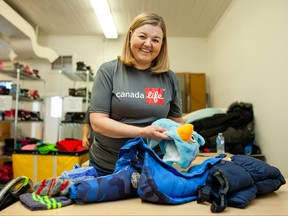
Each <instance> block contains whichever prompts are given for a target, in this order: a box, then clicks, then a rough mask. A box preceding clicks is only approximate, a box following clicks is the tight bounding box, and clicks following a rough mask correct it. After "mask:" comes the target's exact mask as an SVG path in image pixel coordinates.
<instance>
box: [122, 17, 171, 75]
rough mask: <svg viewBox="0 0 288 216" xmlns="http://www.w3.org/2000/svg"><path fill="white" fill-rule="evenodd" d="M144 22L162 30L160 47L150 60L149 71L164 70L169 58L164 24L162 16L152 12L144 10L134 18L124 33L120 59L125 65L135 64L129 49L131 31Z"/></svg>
mask: <svg viewBox="0 0 288 216" xmlns="http://www.w3.org/2000/svg"><path fill="white" fill-rule="evenodd" d="M146 24H149V25H154V26H159V27H160V28H161V29H162V31H163V39H162V47H161V50H160V52H159V55H158V56H157V57H156V58H155V59H154V60H153V62H152V66H151V71H152V73H162V72H166V71H167V70H169V68H170V65H169V58H168V45H167V37H166V26H165V22H164V20H163V19H162V17H160V16H158V15H157V14H154V13H148V12H144V13H141V14H139V15H138V16H137V17H135V18H134V20H133V21H132V23H131V25H130V28H129V29H128V32H127V34H126V37H125V41H124V44H123V49H122V55H121V56H120V60H121V61H122V62H123V64H125V65H127V66H135V59H134V57H133V55H132V52H131V49H130V37H131V32H133V31H134V30H135V29H137V28H139V27H141V26H143V25H146Z"/></svg>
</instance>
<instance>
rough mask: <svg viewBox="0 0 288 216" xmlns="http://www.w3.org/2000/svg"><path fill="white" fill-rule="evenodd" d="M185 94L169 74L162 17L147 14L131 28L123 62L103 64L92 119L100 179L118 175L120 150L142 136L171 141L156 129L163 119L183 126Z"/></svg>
mask: <svg viewBox="0 0 288 216" xmlns="http://www.w3.org/2000/svg"><path fill="white" fill-rule="evenodd" d="M181 110H182V104H181V91H180V87H179V83H178V80H177V78H176V76H175V74H174V73H173V72H172V71H171V70H170V69H169V59H168V47H167V37H166V27H165V23H164V21H163V19H162V17H160V16H158V15H156V14H153V13H142V14H140V15H138V16H137V17H136V18H135V19H134V20H133V21H132V23H131V26H130V28H129V30H128V32H127V34H126V38H125V42H124V46H123V51H122V55H121V57H119V58H118V59H115V60H112V61H110V62H106V63H104V64H102V65H101V66H100V68H99V70H98V72H97V74H96V77H95V81H94V84H93V89H92V95H91V103H90V120H91V126H92V128H93V130H94V132H95V133H94V136H95V139H94V142H93V144H92V145H91V147H90V161H89V162H90V165H91V166H94V167H95V168H96V170H97V172H98V174H99V176H101V175H108V174H111V173H112V172H113V170H114V167H115V163H116V161H117V159H118V152H119V149H120V148H121V147H122V146H123V145H124V144H125V143H126V142H127V141H128V140H129V139H132V138H135V137H136V136H141V137H142V138H144V139H145V138H150V139H156V140H161V139H170V138H169V137H168V136H167V135H165V134H163V133H162V132H164V131H165V130H166V129H165V128H161V127H156V126H151V124H152V122H154V121H156V120H157V119H160V118H170V119H172V120H174V121H176V122H178V123H182V122H183V119H182V112H181Z"/></svg>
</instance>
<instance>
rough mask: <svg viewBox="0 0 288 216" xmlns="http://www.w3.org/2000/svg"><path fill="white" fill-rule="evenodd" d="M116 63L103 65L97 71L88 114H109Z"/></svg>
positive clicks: (114, 61)
mask: <svg viewBox="0 0 288 216" xmlns="http://www.w3.org/2000/svg"><path fill="white" fill-rule="evenodd" d="M116 64H117V61H116V60H113V61H111V62H106V63H103V64H102V65H101V66H100V68H99V69H98V71H97V73H96V75H95V80H94V83H93V87H92V92H91V100H90V113H91V112H100V113H105V114H110V107H111V97H112V91H113V73H114V71H115V67H116Z"/></svg>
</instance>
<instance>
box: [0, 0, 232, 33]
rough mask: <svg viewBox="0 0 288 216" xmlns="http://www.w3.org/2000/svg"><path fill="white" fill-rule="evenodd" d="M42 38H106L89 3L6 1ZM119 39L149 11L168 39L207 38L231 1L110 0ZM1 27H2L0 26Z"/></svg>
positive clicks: (71, 0)
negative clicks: (161, 21) (159, 18)
mask: <svg viewBox="0 0 288 216" xmlns="http://www.w3.org/2000/svg"><path fill="white" fill-rule="evenodd" d="M4 2H6V3H7V4H8V5H9V6H10V7H12V8H13V9H14V10H15V11H16V12H17V13H19V14H20V15H21V16H22V17H23V18H24V19H25V20H26V21H27V22H28V23H30V24H31V25H32V27H34V28H35V29H37V31H38V33H39V35H103V33H102V31H101V28H100V25H99V24H98V21H97V18H96V16H95V14H94V11H93V8H92V6H91V3H90V1H89V0H4ZM108 2H109V4H110V9H111V12H112V15H113V17H114V20H115V23H116V28H117V29H118V32H119V35H125V34H126V31H127V29H128V28H129V24H130V23H131V21H132V19H133V18H134V17H135V16H136V15H138V14H139V13H141V12H144V11H150V12H155V13H157V14H159V15H160V16H162V17H163V18H164V20H165V22H166V26H167V34H168V36H169V37H207V36H208V35H209V33H210V32H211V30H212V29H213V28H214V26H215V25H216V23H217V22H218V21H219V19H220V18H221V16H222V15H223V13H224V12H225V10H226V9H227V8H228V6H229V5H230V3H231V2H232V0H108ZM0 24H1V23H0Z"/></svg>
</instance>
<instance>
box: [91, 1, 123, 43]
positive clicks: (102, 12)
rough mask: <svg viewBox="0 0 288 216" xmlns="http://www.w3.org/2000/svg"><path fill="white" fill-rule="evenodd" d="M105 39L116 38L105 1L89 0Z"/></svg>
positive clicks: (116, 33)
mask: <svg viewBox="0 0 288 216" xmlns="http://www.w3.org/2000/svg"><path fill="white" fill-rule="evenodd" d="M90 2H91V4H92V7H93V9H94V11H95V13H96V15H97V18H98V21H99V23H100V25H101V28H102V31H103V32H104V35H105V37H106V38H118V32H117V29H116V26H115V23H114V20H113V17H112V14H111V12H110V8H109V4H108V1H107V0H90Z"/></svg>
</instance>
